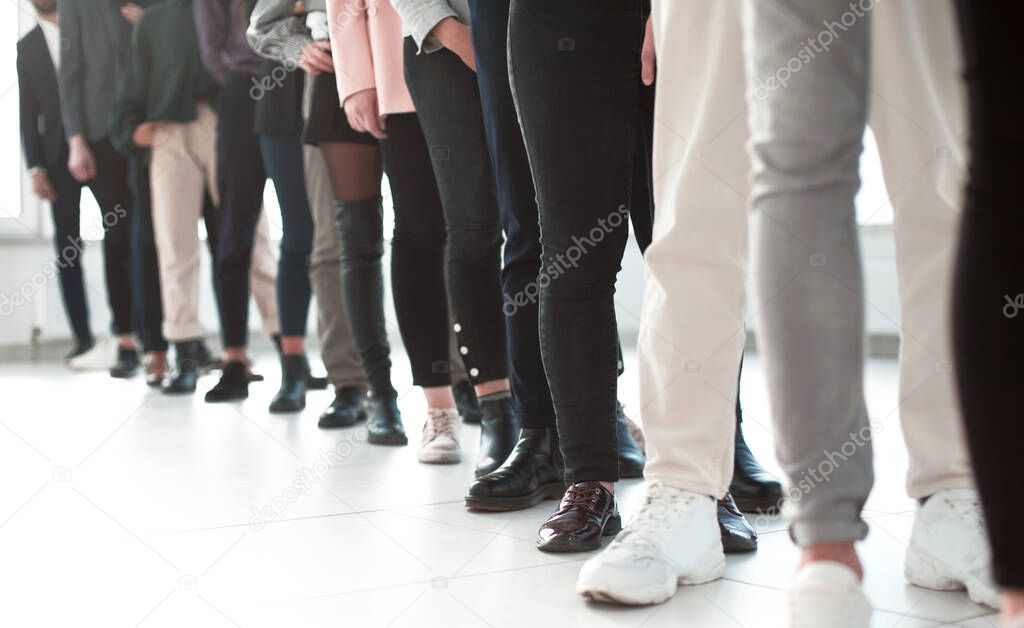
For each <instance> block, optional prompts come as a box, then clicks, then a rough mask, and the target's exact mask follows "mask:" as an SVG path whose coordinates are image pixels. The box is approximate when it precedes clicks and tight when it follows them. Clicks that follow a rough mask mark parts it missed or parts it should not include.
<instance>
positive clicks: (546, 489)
mask: <svg viewBox="0 0 1024 628" xmlns="http://www.w3.org/2000/svg"><path fill="white" fill-rule="evenodd" d="M560 463H561V456H559V454H558V435H557V433H556V432H555V430H554V428H523V430H522V431H521V432H520V433H519V442H517V443H516V446H515V447H514V448H513V449H512V453H511V454H509V456H508V458H507V459H506V460H505V462H504V464H502V465H501V466H500V467H498V468H497V469H495V470H494V471H492V472H490V473H488V474H487V475H485V476H483V477H481V478H478V479H477V480H476V481H475V482H473V484H472V485H471V486H470V487H469V495H467V496H466V507H467V508H472V509H474V510H493V511H505V510H522V509H524V508H530V507H531V506H534V505H536V504H539V503H540V502H542V501H543V500H545V499H558V498H559V497H561V496H562V492H563V491H564V489H565V486H564V484H563V483H562V471H561V469H560Z"/></svg>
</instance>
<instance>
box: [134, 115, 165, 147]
mask: <svg viewBox="0 0 1024 628" xmlns="http://www.w3.org/2000/svg"><path fill="white" fill-rule="evenodd" d="M159 128H160V121H159V120H149V121H147V122H143V123H142V124H140V125H139V126H137V127H135V131H134V132H133V133H132V141H133V142H135V144H136V145H137V146H152V145H153V141H154V140H155V139H156V131H157V129H159Z"/></svg>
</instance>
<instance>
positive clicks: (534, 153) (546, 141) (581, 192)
mask: <svg viewBox="0 0 1024 628" xmlns="http://www.w3.org/2000/svg"><path fill="white" fill-rule="evenodd" d="M644 4H645V3H644V2H642V1H641V0H564V1H560V2H549V1H547V0H513V1H512V3H511V9H510V14H509V30H508V36H509V41H508V49H509V55H510V57H509V68H510V72H511V76H510V79H511V82H512V89H513V92H514V94H515V97H516V107H517V110H518V112H519V119H520V121H521V123H522V130H523V137H524V139H525V141H526V149H527V153H528V154H529V157H530V164H531V170H532V173H533V181H534V185H535V186H536V190H537V199H538V205H539V211H540V232H541V245H542V251H543V253H542V266H541V272H540V275H539V277H538V279H537V285H538V287H539V293H540V339H541V355H542V356H543V360H544V367H545V371H546V372H547V377H548V383H549V385H550V387H551V394H552V398H553V400H554V405H555V413H556V417H557V424H558V433H559V437H560V440H561V447H562V453H563V456H564V459H565V464H566V472H567V479H568V480H569V481H573V482H579V481H588V480H601V481H615V480H617V479H618V454H617V449H618V439H617V437H616V429H615V422H616V418H615V402H616V397H617V390H616V380H617V362H618V334H617V329H616V320H615V305H614V294H615V278H616V274H617V273H618V271H619V268H620V263H621V260H622V254H623V251H624V249H625V244H626V238H627V236H628V227H627V223H628V220H629V214H630V210H631V208H632V205H633V195H634V192H635V191H636V186H635V185H634V176H635V172H636V171H637V169H638V168H639V166H638V163H637V161H638V160H641V161H646V160H647V159H648V158H647V155H646V154H645V150H646V149H645V148H643V147H642V138H643V136H644V122H643V120H644V119H643V107H644V102H645V98H647V97H648V93H649V89H648V88H646V87H644V86H643V84H642V83H641V81H640V49H641V46H642V42H643V34H644V20H645V19H646V13H647V7H645V6H644ZM648 189H649V188H648ZM638 209H641V211H645V212H648V213H649V211H650V207H649V206H648V207H643V208H638Z"/></svg>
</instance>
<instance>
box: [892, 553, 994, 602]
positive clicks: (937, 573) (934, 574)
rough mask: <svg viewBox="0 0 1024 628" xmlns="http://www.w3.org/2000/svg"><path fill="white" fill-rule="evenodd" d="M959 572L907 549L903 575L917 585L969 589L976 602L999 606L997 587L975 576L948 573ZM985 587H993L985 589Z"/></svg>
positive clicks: (947, 589) (936, 588)
mask: <svg viewBox="0 0 1024 628" xmlns="http://www.w3.org/2000/svg"><path fill="white" fill-rule="evenodd" d="M950 573H958V572H957V570H956V569H953V568H951V567H950V566H949V565H946V564H945V563H943V562H941V561H937V560H931V561H928V560H925V559H923V558H921V556H920V555H919V554H918V553H917V552H915V551H914V550H912V549H909V548H908V549H907V556H906V560H905V562H904V564H903V575H904V577H905V578H906V579H907V582H909V583H910V584H913V585H915V586H919V587H922V588H925V589H932V590H935V591H964V590H966V591H967V597H969V598H970V599H971V601H972V602H974V603H975V604H981V605H983V606H988V607H991V608H999V596H998V593H997V592H996V591H995V589H991V588H990V587H986V586H985V585H984V584H982V583H980V582H977V579H975V578H973V577H965V578H953V577H951V576H949V575H947V574H950ZM984 589H991V590H990V591H984Z"/></svg>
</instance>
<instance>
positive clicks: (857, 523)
mask: <svg viewBox="0 0 1024 628" xmlns="http://www.w3.org/2000/svg"><path fill="white" fill-rule="evenodd" d="M867 535H868V525H867V524H866V523H864V521H862V520H861V519H859V518H858V519H856V520H854V521H850V520H844V521H835V520H830V521H794V522H793V524H792V525H791V526H790V527H789V536H790V538H792V539H793V542H794V543H796V544H797V545H798V546H799V547H807V546H808V545H818V544H820V543H846V542H852V541H862V540H864V538H866V537H867Z"/></svg>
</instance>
